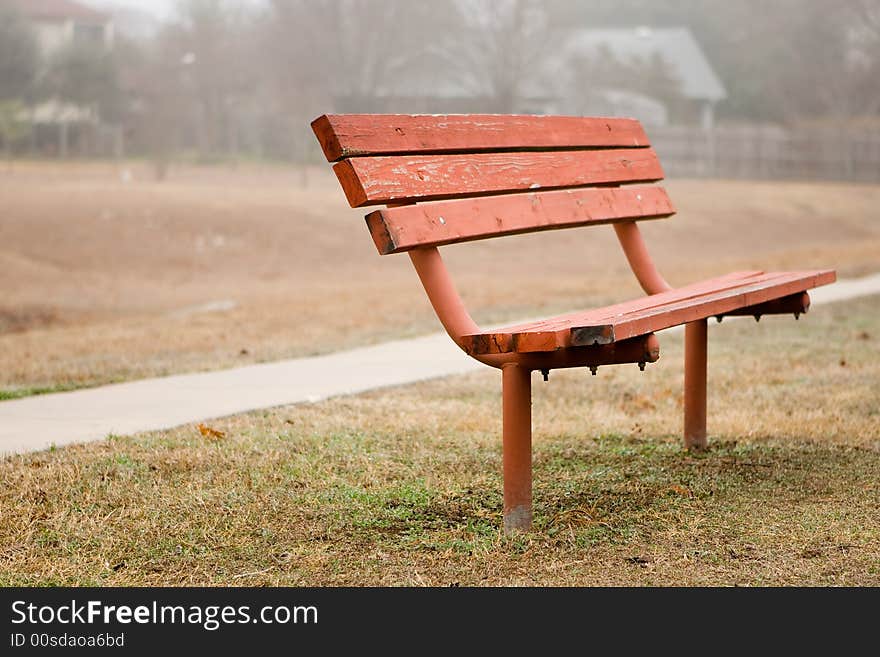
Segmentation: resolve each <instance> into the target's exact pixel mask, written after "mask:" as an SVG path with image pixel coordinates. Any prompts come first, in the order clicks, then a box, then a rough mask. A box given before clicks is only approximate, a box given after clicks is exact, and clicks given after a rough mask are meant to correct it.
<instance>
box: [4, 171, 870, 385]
mask: <svg viewBox="0 0 880 657" xmlns="http://www.w3.org/2000/svg"><path fill="white" fill-rule="evenodd" d="M305 173H306V174H307V175H306V176H305V178H306V181H307V185H306V186H303V184H302V183H303V178H304V172H303V171H302V170H300V169H296V168H288V167H281V166H279V167H266V166H260V167H258V166H240V167H238V168H235V169H232V168H222V167H213V168H210V167H201V168H196V167H189V168H188V167H178V168H176V169H173V170H172V174H171V178H170V180H167V181H165V182H161V183H157V182H153V181H152V179H151V175H150V170H149V168H148V167H146V166H142V165H139V164H138V163H131V164H129V165H126V166H119V165H112V164H49V163H39V164H37V163H31V164H28V163H17V164H16V165H15V166H14V169H12V170H11V171H10V170H7V171H4V172H2V173H0V270H2V272H3V295H2V297H0V391H2V392H0V394H2V395H4V396H7V397H8V396H14V395H18V394H26V393H28V392H33V391H35V390H39V389H57V388H64V387H74V386H82V385H93V384H97V383H104V382H109V381H118V380H123V379H129V378H137V377H144V376H150V375H158V374H166V373H172V372H180V371H194V370H204V369H212V368H218V367H226V366H231V365H236V364H244V363H250V362H257V361H267V360H274V359H278V358H284V357H291V356H298V355H306V354H314V353H319V352H327V351H333V350H337V349H342V348H347V347H354V346H358V345H363V344H367V343H372V342H376V341H381V340H384V339H388V338H391V337H397V336H402V335H415V334H419V333H424V332H430V331H433V330H437V329H438V328H439V325H438V324H437V322H436V319H435V318H434V317H433V314H432V312H431V309H430V307H429V305H428V303H427V301H426V299H425V297H424V294H423V293H422V292H421V290H420V288H419V284H418V281H417V279H416V277H415V275H414V273H413V272H412V268H411V266H410V264H409V261H408V258H407V257H406V256H388V257H380V256H378V255H377V254H376V252H375V249H374V247H373V245H372V242H371V240H370V239H369V236H368V234H367V231H366V229H365V227H364V225H363V219H362V216H363V214H364V212H363V211H361V210H351V209H350V208H348V207H347V205H346V204H345V201H344V199H343V196H342V194H341V192H340V191H339V189H338V186H337V183H336V181H335V178H333V176H332V174H330V173H329V172H328V171H327V170H326V168H320V169H315V170H309V171H308V172H305ZM668 187H669V189H670V191H671V194H672V198H673V200H674V202H675V203H676V205H677V207H678V209H679V214H678V215H677V216H676V217H674V218H673V219H672V220H667V221H658V222H647V223H645V224H643V226H644V231H645V233H646V236H647V239H648V242H649V244H650V246H651V247H652V250H653V252H654V254H655V258H656V260H657V262H658V264H659V266H660V268H661V270H662V271H663V272H664V273H665V275H666V277H667V278H668V279H669V280H670V282H671V283H673V284H684V283H687V282H690V281H693V280H695V279H698V278H701V277H707V276H711V275H715V274H720V273H726V272H727V271H730V270H733V269H738V268H749V269H751V268H757V269H762V268H780V267H804V268H807V267H836V268H838V270H839V272H840V274H841V275H842V276H853V275H858V274H862V273H866V272H869V271H874V270H876V269H877V268H878V258H877V254H878V253H880V222H878V221H877V220H876V208H877V207H880V186H869V185H846V184H831V183H754V182H743V181H736V182H723V181H706V180H701V181H671V182H670V183H669V184H668ZM444 253H445V255H446V257H447V259H448V261H449V263H450V265H451V267H452V269H453V271H454V273H455V275H456V279H457V282H458V284H459V287H460V289H461V291H462V294H463V296H464V297H465V299H466V301H468V302H469V303H470V305H471V306H472V307H474V308H476V309H477V312H476V313H475V314H476V316H477V319H478V320H484V321H499V320H504V319H510V318H514V317H521V316H529V315H534V314H541V313H554V312H561V311H564V310H570V309H577V308H585V307H589V306H593V305H597V304H603V303H606V302H610V301H614V300H622V299H625V298H628V297H631V296H632V295H638V294H641V292H640V290H639V289H638V287H637V285H636V284H635V282H634V281H633V279H632V277H631V275H630V274H629V273H628V269H627V267H626V264H625V262H624V260H623V257H622V255H621V254H620V252H619V249H618V248H617V246H616V243H615V240H614V236H613V231H612V230H611V229H610V228H608V227H598V228H592V229H580V230H568V231H562V232H557V233H545V234H542V235H531V236H522V237H511V238H506V239H501V240H493V241H490V242H478V243H472V244H467V245H461V246H456V247H450V248H447V249H445V250H444Z"/></svg>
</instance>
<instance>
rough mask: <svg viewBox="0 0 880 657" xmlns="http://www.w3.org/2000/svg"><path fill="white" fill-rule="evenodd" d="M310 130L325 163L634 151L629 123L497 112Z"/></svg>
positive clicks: (636, 140)
mask: <svg viewBox="0 0 880 657" xmlns="http://www.w3.org/2000/svg"><path fill="white" fill-rule="evenodd" d="M312 130H313V131H314V133H315V136H316V137H317V138H318V141H319V142H320V143H321V148H322V149H323V151H324V155H325V156H326V157H327V160H328V161H330V162H335V161H336V160H340V159H342V158H344V157H352V156H363V155H387V154H391V153H449V152H477V151H491V150H541V149H575V148H614V147H619V148H635V147H643V146H648V145H649V142H648V137H647V136H646V135H645V131H644V129H643V128H642V126H641V124H640V123H639V122H638V121H636V120H635V119H623V118H601V117H582V116H529V115H501V114H325V115H324V116H320V117H318V118H317V119H315V120H314V121H312Z"/></svg>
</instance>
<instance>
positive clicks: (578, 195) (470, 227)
mask: <svg viewBox="0 0 880 657" xmlns="http://www.w3.org/2000/svg"><path fill="white" fill-rule="evenodd" d="M674 213H675V208H673V207H672V202H671V201H670V200H669V196H668V195H667V194H666V191H665V190H664V189H662V188H660V187H627V188H589V189H564V190H556V191H548V192H531V193H528V194H505V195H503V196H486V197H481V198H467V199H456V200H452V201H435V202H431V203H420V204H418V205H405V206H401V207H395V208H386V209H384V210H376V211H374V212H371V213H370V214H368V215H367V226H369V228H370V233H371V234H372V236H373V241H374V242H375V243H376V248H377V249H378V250H379V253H381V254H389V253H400V252H402V251H409V250H410V249H413V248H416V247H419V246H440V245H442V244H453V243H456V242H466V241H470V240H479V239H484V238H487V237H499V236H501V235H515V234H518V233H527V232H532V231H541V230H553V229H558V228H572V227H575V226H585V225H588V224H607V223H613V222H616V221H627V220H633V219H658V218H661V217H668V216H670V215H672V214H674Z"/></svg>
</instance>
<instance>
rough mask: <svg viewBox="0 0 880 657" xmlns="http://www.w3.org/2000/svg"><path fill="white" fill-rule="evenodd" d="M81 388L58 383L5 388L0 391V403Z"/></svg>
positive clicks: (70, 384) (75, 385)
mask: <svg viewBox="0 0 880 657" xmlns="http://www.w3.org/2000/svg"><path fill="white" fill-rule="evenodd" d="M81 387H83V386H81V385H77V384H75V383H59V384H56V385H53V386H25V387H23V388H5V389H2V390H0V401H8V400H10V399H22V398H23V397H36V396H38V395H49V394H52V393H53V392H68V391H70V390H76V389H78V388H81Z"/></svg>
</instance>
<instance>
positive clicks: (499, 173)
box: [333, 148, 663, 208]
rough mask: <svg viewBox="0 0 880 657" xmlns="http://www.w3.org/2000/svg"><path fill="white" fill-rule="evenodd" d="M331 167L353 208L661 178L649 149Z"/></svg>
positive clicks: (356, 161) (379, 160) (368, 160)
mask: <svg viewBox="0 0 880 657" xmlns="http://www.w3.org/2000/svg"><path fill="white" fill-rule="evenodd" d="M333 170H334V171H335V172H336V176H337V177H338V178H339V182H340V183H341V185H342V189H343V190H344V191H345V196H346V197H347V198H348V202H349V203H350V204H351V207H353V208H356V207H360V206H363V205H376V204H378V203H389V202H401V201H408V200H409V201H426V200H435V199H441V198H458V197H463V196H475V195H479V194H500V193H504V192H516V191H526V190H535V189H558V188H562V187H582V186H587V185H607V184H617V183H632V182H656V181H657V180H661V179H662V178H663V169H662V168H661V167H660V162H659V161H658V160H657V155H656V153H654V150H653V149H651V148H639V149H617V150H607V151H556V152H544V153H471V154H465V155H418V156H409V155H402V156H387V157H357V158H352V159H348V160H343V161H342V162H337V163H336V164H335V165H334V166H333Z"/></svg>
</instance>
